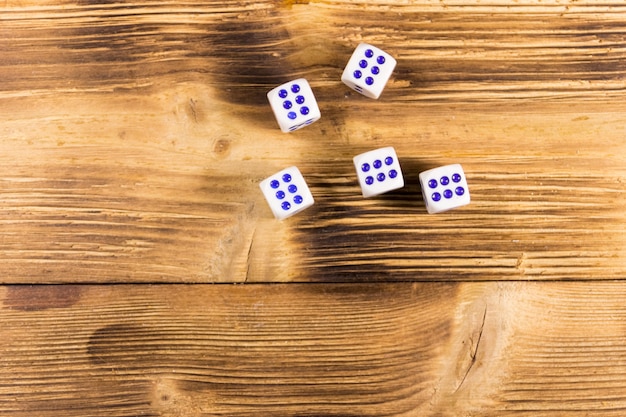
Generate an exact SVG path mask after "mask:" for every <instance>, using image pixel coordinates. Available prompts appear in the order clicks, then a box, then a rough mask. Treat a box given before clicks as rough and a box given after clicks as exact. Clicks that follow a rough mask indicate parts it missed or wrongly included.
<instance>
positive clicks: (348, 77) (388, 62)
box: [341, 43, 396, 99]
mask: <svg viewBox="0 0 626 417" xmlns="http://www.w3.org/2000/svg"><path fill="white" fill-rule="evenodd" d="M395 67H396V60H395V59H394V58H393V57H392V56H391V55H389V54H388V53H386V52H385V51H383V50H381V49H379V48H377V47H375V46H372V45H369V44H367V43H361V44H359V45H358V46H357V47H356V49H355V50H354V53H353V54H352V57H350V60H349V61H348V64H347V65H346V67H345V69H344V70H343V74H342V76H341V81H343V83H344V84H346V85H347V86H348V87H350V88H352V89H353V90H355V91H356V92H358V93H361V94H363V95H364V96H366V97H369V98H376V99H377V98H378V97H380V94H381V93H382V92H383V89H384V88H385V85H386V84H387V81H388V80H389V77H391V73H392V72H393V69H394V68H395Z"/></svg>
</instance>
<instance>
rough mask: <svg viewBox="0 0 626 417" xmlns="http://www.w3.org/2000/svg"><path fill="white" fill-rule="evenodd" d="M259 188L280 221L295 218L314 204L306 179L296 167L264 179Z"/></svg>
mask: <svg viewBox="0 0 626 417" xmlns="http://www.w3.org/2000/svg"><path fill="white" fill-rule="evenodd" d="M259 186H260V187H261V191H262V192H263V195H264V196H265V199H266V200H267V204H269V206H270V209H271V210H272V213H274V217H276V218H277V219H279V220H283V219H286V218H287V217H290V216H293V215H294V214H296V213H299V212H301V211H302V210H304V209H305V208H307V207H310V206H312V205H313V203H314V201H313V196H312V195H311V191H310V190H309V187H308V186H307V184H306V181H305V180H304V177H302V174H301V173H300V170H299V169H298V168H297V167H295V166H292V167H289V168H285V169H283V170H282V171H280V172H277V173H276V174H274V175H272V176H271V177H268V178H266V179H264V180H263V181H261V183H260V184H259Z"/></svg>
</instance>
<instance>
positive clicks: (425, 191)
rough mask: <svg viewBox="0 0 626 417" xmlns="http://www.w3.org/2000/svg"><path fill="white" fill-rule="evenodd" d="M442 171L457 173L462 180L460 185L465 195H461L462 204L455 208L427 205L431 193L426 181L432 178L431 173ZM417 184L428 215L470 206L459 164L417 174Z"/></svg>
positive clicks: (467, 189) (463, 175)
mask: <svg viewBox="0 0 626 417" xmlns="http://www.w3.org/2000/svg"><path fill="white" fill-rule="evenodd" d="M442 170H445V171H447V172H450V171H453V172H457V173H460V174H461V177H462V180H461V183H460V184H461V185H462V186H463V188H464V189H465V194H463V196H461V197H460V198H461V199H462V200H464V201H463V204H460V205H458V206H456V207H441V206H442V205H441V204H436V203H432V204H428V202H429V201H430V198H429V197H430V193H431V192H432V190H431V189H430V188H429V187H428V181H429V180H430V179H433V178H432V173H433V172H438V171H442ZM419 182H420V186H421V188H422V198H423V199H424V204H425V206H426V211H427V212H428V213H429V214H438V213H443V212H446V211H449V210H454V209H457V208H459V207H462V206H466V205H468V204H470V202H471V197H470V190H469V185H468V184H467V177H466V175H465V171H464V170H463V167H462V166H461V164H449V165H442V166H440V167H435V168H432V169H429V170H426V171H423V172H421V173H420V174H419Z"/></svg>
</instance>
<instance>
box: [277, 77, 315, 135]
mask: <svg viewBox="0 0 626 417" xmlns="http://www.w3.org/2000/svg"><path fill="white" fill-rule="evenodd" d="M267 99H268V100H269V102H270V106H271V107H272V111H273V112H274V116H275V117H276V121H277V122H278V126H280V130H282V131H283V132H293V131H294V130H298V129H300V128H303V127H304V126H307V125H310V124H311V123H313V122H315V121H316V120H318V119H319V118H320V117H321V113H320V109H319V107H318V106H317V101H316V100H315V96H314V95H313V90H311V86H310V85H309V83H308V81H307V80H306V79H304V78H299V79H297V80H293V81H290V82H288V83H285V84H282V85H279V86H278V87H276V88H274V89H272V90H271V91H270V92H268V93H267Z"/></svg>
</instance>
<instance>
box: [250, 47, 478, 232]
mask: <svg viewBox="0 0 626 417" xmlns="http://www.w3.org/2000/svg"><path fill="white" fill-rule="evenodd" d="M395 66H396V60H395V59H394V58H393V57H392V56H391V55H389V54H387V53H386V52H384V51H382V50H381V49H379V48H377V47H375V46H372V45H369V44H366V43H361V44H359V45H358V46H357V47H356V49H355V50H354V53H353V54H352V57H351V58H350V60H349V61H348V64H347V65H346V67H345V69H344V71H343V74H342V76H341V81H342V82H343V83H344V84H346V85H347V86H349V87H350V88H352V89H353V90H355V91H357V92H358V93H360V94H363V95H364V96H366V97H370V98H374V99H377V98H378V97H380V94H381V93H382V91H383V89H384V88H385V85H386V84H387V81H388V80H389V77H390V76H391V73H392V72H393V70H394V68H395ZM267 98H268V100H269V103H270V106H271V107H272V110H273V111H274V115H275V116H276V121H277V122H278V125H279V126H280V129H281V130H282V131H283V132H293V131H294V130H298V129H300V128H302V127H304V126H307V125H309V124H311V123H313V122H315V121H316V120H318V119H319V118H320V117H321V113H320V110H319V107H318V106H317V102H316V100H315V96H314V95H313V91H312V90H311V86H310V85H309V83H308V82H307V80H306V79H304V78H299V79H297V80H293V81H290V82H288V83H285V84H282V85H280V86H278V87H276V88H274V89H272V90H271V91H270V92H269V93H267ZM353 162H354V167H355V169H356V172H357V177H358V180H359V184H360V185H361V191H362V193H363V197H373V196H376V195H380V194H383V193H386V192H389V191H392V190H396V189H399V188H402V187H404V178H403V177H402V170H401V168H400V163H399V161H398V156H397V155H396V152H395V150H394V148H393V147H385V148H380V149H375V150H372V151H369V152H365V153H362V154H360V155H357V156H355V157H354V158H353ZM419 180H420V184H421V187H422V195H423V197H424V202H425V204H426V210H427V211H428V213H440V212H443V211H447V210H450V209H453V208H457V207H461V206H464V205H466V204H469V202H470V194H469V189H468V186H467V180H466V178H465V173H464V172H463V168H462V167H461V165H459V164H452V165H446V166H442V167H438V168H433V169H430V170H428V171H424V172H422V173H420V174H419ZM260 187H261V191H262V192H263V194H264V196H265V198H266V200H267V202H268V204H269V206H270V208H271V210H272V212H273V213H274V216H275V217H276V218H277V219H279V220H282V219H285V218H287V217H290V216H293V215H294V214H296V213H299V212H300V211H302V210H304V209H306V208H308V207H310V206H312V205H313V203H314V200H313V195H312V194H311V191H310V190H309V187H308V186H307V183H306V181H305V180H304V177H303V176H302V174H301V172H300V170H299V169H298V168H297V167H295V166H292V167H289V168H285V169H283V170H282V171H280V172H277V173H276V174H274V175H272V176H270V177H268V178H266V179H264V180H263V181H261V183H260Z"/></svg>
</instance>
